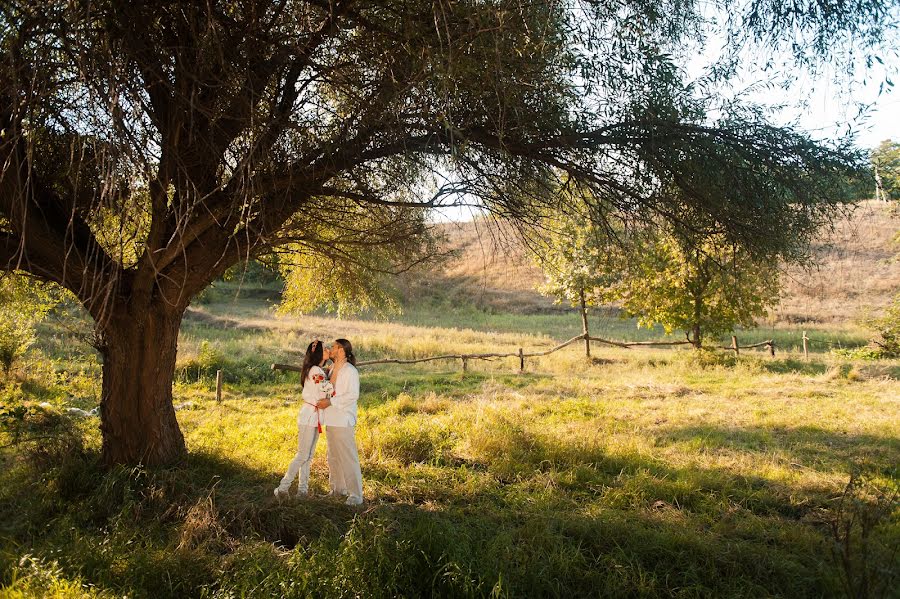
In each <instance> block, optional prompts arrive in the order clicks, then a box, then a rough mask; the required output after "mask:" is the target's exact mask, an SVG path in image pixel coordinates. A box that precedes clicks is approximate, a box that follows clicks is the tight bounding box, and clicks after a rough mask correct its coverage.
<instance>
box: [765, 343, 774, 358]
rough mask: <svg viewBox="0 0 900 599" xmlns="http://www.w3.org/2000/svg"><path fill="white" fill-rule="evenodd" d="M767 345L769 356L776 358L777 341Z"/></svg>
mask: <svg viewBox="0 0 900 599" xmlns="http://www.w3.org/2000/svg"><path fill="white" fill-rule="evenodd" d="M767 345H768V346H769V355H771V356H772V357H773V358H774V357H775V340H774V339H772V340H771V341H770V342H769V343H768V344H767Z"/></svg>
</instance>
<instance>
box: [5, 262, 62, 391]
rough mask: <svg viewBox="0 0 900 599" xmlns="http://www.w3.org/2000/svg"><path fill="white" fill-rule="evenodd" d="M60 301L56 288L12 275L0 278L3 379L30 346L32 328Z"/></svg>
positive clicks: (59, 293)
mask: <svg viewBox="0 0 900 599" xmlns="http://www.w3.org/2000/svg"><path fill="white" fill-rule="evenodd" d="M64 298H65V292H64V290H62V289H60V288H59V287H56V286H48V285H46V284H42V283H41V282H40V281H36V280H34V279H32V278H29V277H26V276H23V275H17V274H15V273H5V274H3V275H2V276H0V368H2V369H3V372H4V374H5V375H8V374H9V371H10V369H11V368H12V366H13V363H14V362H15V361H16V359H17V358H19V357H21V356H22V355H24V354H25V352H26V351H27V350H28V348H29V347H30V346H31V344H32V343H34V339H35V330H34V328H35V326H36V325H37V324H38V323H39V322H40V321H41V320H43V318H44V317H46V316H47V314H48V313H49V312H50V310H52V309H53V308H54V307H55V306H56V305H57V304H59V302H61V301H63V299H64Z"/></svg>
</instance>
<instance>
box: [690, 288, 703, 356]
mask: <svg viewBox="0 0 900 599" xmlns="http://www.w3.org/2000/svg"><path fill="white" fill-rule="evenodd" d="M702 308H703V299H702V298H701V297H700V296H699V295H698V296H695V297H694V326H693V332H694V338H693V339H692V340H691V341H692V343H693V344H694V347H696V348H697V349H700V348H701V347H703V334H702V332H701V330H700V316H701V314H702V313H703V311H702Z"/></svg>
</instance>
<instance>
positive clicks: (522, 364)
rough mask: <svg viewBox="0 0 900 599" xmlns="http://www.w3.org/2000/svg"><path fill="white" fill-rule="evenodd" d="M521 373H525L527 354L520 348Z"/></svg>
mask: <svg viewBox="0 0 900 599" xmlns="http://www.w3.org/2000/svg"><path fill="white" fill-rule="evenodd" d="M519 372H525V352H523V351H522V348H521V347H520V348H519Z"/></svg>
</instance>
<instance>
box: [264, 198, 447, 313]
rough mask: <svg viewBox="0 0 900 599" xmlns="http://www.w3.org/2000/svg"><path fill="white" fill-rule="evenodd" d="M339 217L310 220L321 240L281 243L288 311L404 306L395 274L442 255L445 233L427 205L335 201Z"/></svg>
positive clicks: (371, 309) (355, 310)
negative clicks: (432, 222) (436, 227)
mask: <svg viewBox="0 0 900 599" xmlns="http://www.w3.org/2000/svg"><path fill="white" fill-rule="evenodd" d="M331 209H332V214H333V215H334V216H333V218H330V219H327V220H321V221H318V222H315V223H312V224H311V225H310V227H311V229H310V230H309V231H308V235H310V236H315V238H317V239H320V240H322V241H323V243H322V244H321V245H317V244H308V243H304V242H295V243H291V244H288V245H287V246H285V247H283V248H281V249H280V250H279V251H278V253H277V254H276V256H277V257H278V268H279V271H280V273H281V276H282V277H283V278H284V282H285V285H284V293H283V296H282V301H281V304H280V306H279V310H280V311H281V312H282V313H288V314H290V313H293V314H307V313H309V312H312V311H315V310H317V309H319V308H325V309H326V310H327V311H329V312H334V313H336V314H338V316H346V315H349V314H355V313H359V312H374V313H378V314H386V313H392V312H393V313H396V312H398V311H399V309H400V305H399V303H398V301H397V292H396V289H395V288H394V286H393V282H392V281H393V277H392V275H395V274H398V273H399V272H403V271H405V270H408V269H410V268H412V267H413V266H415V265H416V264H419V263H421V262H423V261H426V260H433V259H436V257H437V256H438V255H439V253H440V252H439V250H438V242H439V239H440V237H439V236H438V234H437V233H436V232H435V231H433V230H432V229H431V227H430V226H428V224H427V223H426V220H425V218H426V212H425V211H424V210H410V209H406V210H399V209H397V208H390V207H381V208H379V209H360V208H359V207H358V206H354V205H353V204H351V203H348V202H343V201H340V200H333V201H332V202H331Z"/></svg>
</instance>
